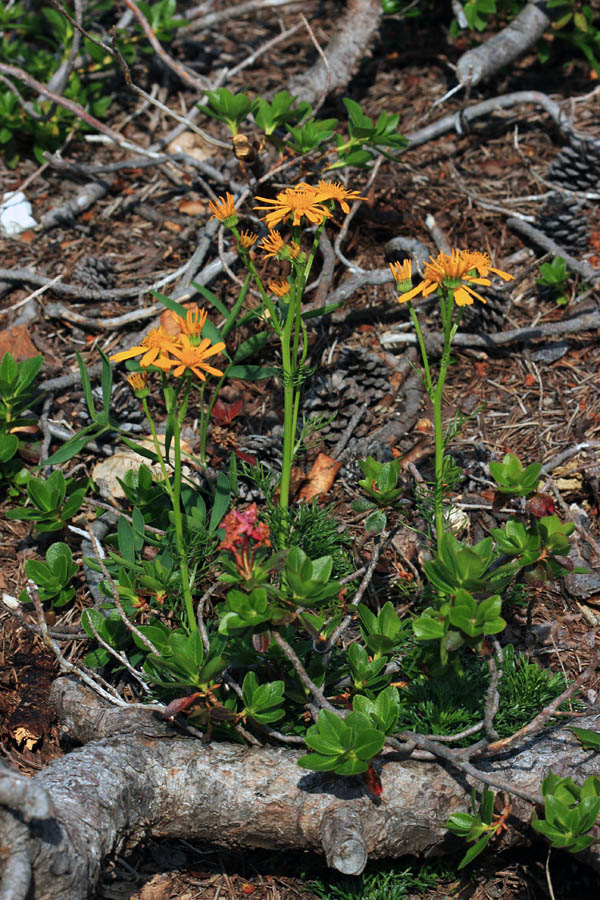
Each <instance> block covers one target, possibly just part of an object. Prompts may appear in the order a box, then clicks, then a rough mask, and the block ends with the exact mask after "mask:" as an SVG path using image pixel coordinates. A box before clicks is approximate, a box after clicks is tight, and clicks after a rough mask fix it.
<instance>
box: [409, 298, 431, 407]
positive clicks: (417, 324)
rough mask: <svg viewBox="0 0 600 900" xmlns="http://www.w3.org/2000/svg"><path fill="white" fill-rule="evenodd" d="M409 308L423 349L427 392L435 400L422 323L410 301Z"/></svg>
mask: <svg viewBox="0 0 600 900" xmlns="http://www.w3.org/2000/svg"><path fill="white" fill-rule="evenodd" d="M408 310H409V312H410V317H411V319H412V321H413V325H414V326H415V332H416V335H417V341H418V342H419V349H420V351H421V359H422V360H423V369H424V370H425V385H426V387H427V393H428V394H429V398H430V400H431V401H432V402H433V382H432V380H431V370H430V368H429V358H428V356H427V350H426V349H425V339H424V338H423V332H422V330H421V323H420V322H419V317H418V316H417V314H416V312H415V308H414V306H413V305H412V303H411V302H410V300H409V301H408Z"/></svg>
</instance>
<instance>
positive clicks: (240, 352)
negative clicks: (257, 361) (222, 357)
mask: <svg viewBox="0 0 600 900" xmlns="http://www.w3.org/2000/svg"><path fill="white" fill-rule="evenodd" d="M268 339H269V332H268V331H260V332H259V333H258V334H253V335H252V337H249V338H247V340H245V341H243V342H242V343H241V344H240V346H239V347H238V348H237V350H236V352H235V355H234V357H233V362H234V363H241V362H243V361H244V360H245V359H248V357H249V356H253V355H254V354H255V353H259V352H260V351H261V350H262V348H263V347H264V345H265V344H266V342H267V341H268ZM230 377H231V376H230Z"/></svg>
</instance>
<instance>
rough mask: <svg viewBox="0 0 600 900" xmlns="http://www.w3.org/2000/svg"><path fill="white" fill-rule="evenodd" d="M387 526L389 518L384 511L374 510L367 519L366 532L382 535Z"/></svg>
mask: <svg viewBox="0 0 600 900" xmlns="http://www.w3.org/2000/svg"><path fill="white" fill-rule="evenodd" d="M386 524H387V518H386V515H385V513H384V511H383V510H382V509H374V510H373V512H372V513H370V514H369V515H368V516H367V518H366V519H365V531H366V532H367V533H368V534H381V532H382V531H383V529H384V528H385V526H386Z"/></svg>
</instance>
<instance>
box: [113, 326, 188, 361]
mask: <svg viewBox="0 0 600 900" xmlns="http://www.w3.org/2000/svg"><path fill="white" fill-rule="evenodd" d="M173 346H174V344H173V338H172V337H171V336H170V335H168V334H167V332H166V331H165V330H164V329H163V328H151V329H150V331H149V332H148V334H147V335H146V337H145V338H144V339H143V340H142V343H141V344H139V345H138V346H137V347H130V348H129V350H123V351H121V353H115V354H114V355H113V356H111V361H112V362H116V363H120V362H123V360H124V359H133V357H134V356H140V354H142V358H141V359H140V366H143V367H144V368H146V366H153V365H154V366H156V365H158V366H159V367H161V368H162V366H160V363H159V362H158V360H160V359H161V358H162V355H163V354H164V353H169V352H170V351H171V349H172V348H173Z"/></svg>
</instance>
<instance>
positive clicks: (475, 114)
mask: <svg viewBox="0 0 600 900" xmlns="http://www.w3.org/2000/svg"><path fill="white" fill-rule="evenodd" d="M521 104H533V105H534V106H541V107H542V109H543V110H544V112H545V113H546V114H547V115H549V116H550V118H551V119H552V120H553V121H554V122H555V123H556V125H558V127H559V128H561V129H562V130H563V131H564V132H565V133H566V134H575V132H574V130H573V127H572V125H571V122H570V121H569V119H568V118H567V117H566V115H565V114H564V113H563V111H562V109H561V107H560V105H559V104H558V103H556V102H555V101H554V100H552V99H551V98H550V97H548V96H547V95H546V94H543V93H542V92H541V91H515V92H514V93H512V94H501V95H500V96H499V97H491V98H490V99H489V100H483V101H482V102H481V103H475V104H474V105H473V106H468V107H467V108H466V109H460V110H458V111H457V112H455V113H450V115H447V116H443V117H442V118H441V119H438V120H437V122H432V123H431V125H426V126H425V127H424V128H421V129H419V131H415V132H413V133H412V134H407V135H406V137H407V139H408V146H407V147H406V150H405V151H404V152H405V153H406V151H407V150H412V149H414V148H415V147H420V146H421V144H426V143H427V142H428V141H432V140H435V139H436V138H438V137H441V136H442V135H444V134H446V133H447V132H448V131H456V132H457V133H458V134H463V132H464V125H465V124H467V125H468V123H469V122H471V121H473V120H474V119H478V118H481V117H482V116H487V115H489V114H490V113H492V112H495V111H496V110H498V109H510V108H511V107H512V106H519V105H521Z"/></svg>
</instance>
